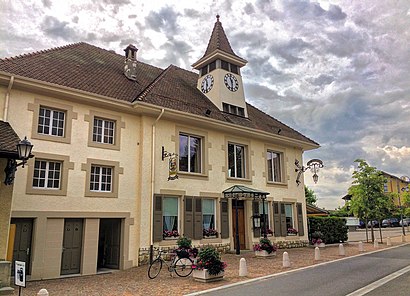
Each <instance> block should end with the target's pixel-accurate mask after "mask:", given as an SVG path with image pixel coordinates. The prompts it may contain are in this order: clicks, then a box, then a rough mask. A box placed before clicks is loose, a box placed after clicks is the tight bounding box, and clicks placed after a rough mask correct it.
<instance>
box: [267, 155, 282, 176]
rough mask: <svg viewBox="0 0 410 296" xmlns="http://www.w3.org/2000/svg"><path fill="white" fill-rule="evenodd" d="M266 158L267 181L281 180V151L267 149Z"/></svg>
mask: <svg viewBox="0 0 410 296" xmlns="http://www.w3.org/2000/svg"><path fill="white" fill-rule="evenodd" d="M266 158H267V162H268V181H269V182H282V165H281V159H282V157H281V153H279V152H273V151H268V152H267V153H266Z"/></svg>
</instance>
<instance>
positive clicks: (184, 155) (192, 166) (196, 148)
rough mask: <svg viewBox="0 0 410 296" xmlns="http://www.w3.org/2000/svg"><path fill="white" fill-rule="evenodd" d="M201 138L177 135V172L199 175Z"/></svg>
mask: <svg viewBox="0 0 410 296" xmlns="http://www.w3.org/2000/svg"><path fill="white" fill-rule="evenodd" d="M201 157H202V156H201V138H200V137H196V136H191V135H186V134H180V135H179V171H181V172H189V173H201Z"/></svg>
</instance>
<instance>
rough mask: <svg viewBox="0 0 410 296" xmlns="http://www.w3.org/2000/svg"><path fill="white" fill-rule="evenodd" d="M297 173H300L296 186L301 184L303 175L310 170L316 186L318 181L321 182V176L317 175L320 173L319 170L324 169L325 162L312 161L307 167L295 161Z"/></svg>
mask: <svg viewBox="0 0 410 296" xmlns="http://www.w3.org/2000/svg"><path fill="white" fill-rule="evenodd" d="M295 166H296V168H295V172H296V173H298V175H297V177H296V184H298V186H299V184H300V183H301V181H300V177H301V176H302V174H303V173H304V172H306V171H307V170H308V169H310V171H311V172H312V173H313V176H312V177H313V182H315V184H316V183H317V181H318V180H319V176H318V175H317V173H318V172H319V169H321V168H323V161H321V160H320V159H317V158H315V159H311V160H309V161H308V162H307V164H306V166H303V165H302V166H301V165H300V163H299V160H297V159H295Z"/></svg>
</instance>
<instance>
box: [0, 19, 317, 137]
mask: <svg viewBox="0 0 410 296" xmlns="http://www.w3.org/2000/svg"><path fill="white" fill-rule="evenodd" d="M217 23H218V22H217ZM217 26H219V25H217ZM225 37H226V36H225ZM124 61H125V57H124V56H121V55H118V54H115V53H114V52H111V51H107V50H104V49H101V48H98V47H95V46H93V45H90V44H87V43H83V42H80V43H75V44H71V45H67V46H64V47H57V48H53V49H49V50H44V51H40V52H35V53H31V54H25V55H21V56H17V57H13V58H6V59H0V71H4V72H7V73H10V74H12V75H19V76H23V77H28V78H32V79H36V80H40V81H44V82H48V83H52V84H56V85H61V86H65V87H69V88H72V89H78V90H82V91H85V92H89V93H93V94H97V95H102V96H107V97H111V98H114V99H118V100H123V101H128V102H132V101H137V100H139V101H143V102H146V103H149V104H153V105H157V106H161V107H164V108H170V109H174V110H178V111H182V112H187V113H191V114H196V115H199V116H204V117H209V118H213V119H216V120H219V121H221V122H227V123H232V124H235V125H239V126H243V127H249V128H253V129H256V130H261V131H264V132H268V133H272V134H278V131H279V130H280V135H281V136H284V137H288V138H292V139H297V140H300V141H303V142H306V143H308V144H310V145H318V144H317V143H316V142H314V141H312V140H310V139H309V138H307V137H305V136H303V135H302V134H300V133H298V132H297V131H295V130H293V129H292V128H290V127H288V126H286V125H285V124H283V123H281V122H280V121H278V120H276V119H274V118H272V117H271V116H269V115H267V114H265V113H263V112H262V111H260V110H258V109H257V108H255V107H253V106H251V105H249V104H248V118H244V117H240V116H235V115H232V114H227V113H225V112H222V111H220V110H219V109H218V108H217V107H216V106H215V105H214V104H213V103H212V102H211V101H210V100H209V99H208V98H207V97H206V96H205V95H204V94H203V93H202V92H201V91H200V90H198V89H197V81H198V74H196V73H193V72H191V71H187V70H183V69H181V68H179V67H176V66H174V65H170V66H169V67H168V68H167V69H165V70H163V69H160V68H157V67H154V66H151V65H148V64H145V63H142V62H138V63H137V68H138V71H137V78H136V81H131V80H129V79H127V78H126V77H125V75H124V74H123V70H124ZM206 110H210V111H211V114H210V115H209V116H207V115H206V114H205V112H206Z"/></svg>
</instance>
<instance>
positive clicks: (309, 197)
mask: <svg viewBox="0 0 410 296" xmlns="http://www.w3.org/2000/svg"><path fill="white" fill-rule="evenodd" d="M305 198H306V203H308V204H310V205H314V206H316V202H317V197H316V194H315V192H314V191H313V190H312V189H310V188H309V187H307V186H306V185H305Z"/></svg>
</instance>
